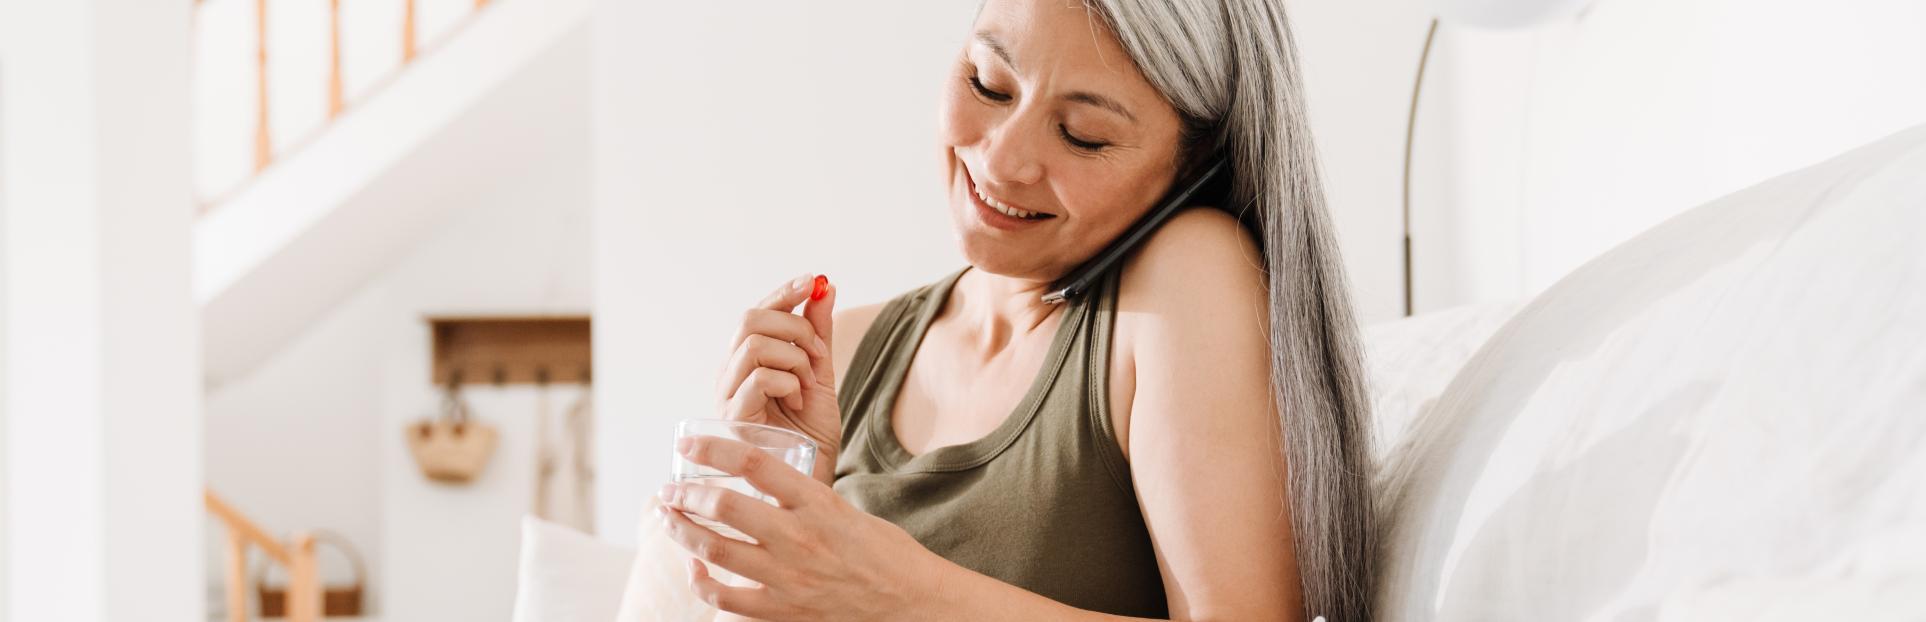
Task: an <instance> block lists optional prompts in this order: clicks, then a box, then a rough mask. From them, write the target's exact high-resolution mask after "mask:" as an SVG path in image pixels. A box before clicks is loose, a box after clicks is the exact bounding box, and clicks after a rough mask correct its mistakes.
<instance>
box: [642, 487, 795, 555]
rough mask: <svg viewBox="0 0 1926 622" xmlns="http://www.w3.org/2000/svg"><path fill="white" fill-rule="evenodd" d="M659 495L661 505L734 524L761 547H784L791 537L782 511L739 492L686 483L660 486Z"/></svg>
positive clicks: (792, 529) (789, 528)
mask: <svg viewBox="0 0 1926 622" xmlns="http://www.w3.org/2000/svg"><path fill="white" fill-rule="evenodd" d="M660 494H661V497H662V503H663V504H664V505H667V506H669V507H671V508H674V509H677V510H681V511H683V512H690V513H694V514H696V515H697V516H702V517H705V518H708V519H709V520H713V521H716V522H719V523H722V524H725V525H728V526H730V527H734V528H736V530H737V531H741V532H742V533H743V534H744V535H747V536H749V537H750V538H752V539H754V540H755V541H756V542H757V543H758V544H759V545H760V546H762V547H763V548H765V549H771V548H779V547H782V546H787V543H788V542H789V541H792V540H794V539H795V528H794V527H793V526H792V525H791V524H790V523H789V522H788V520H786V515H785V514H783V510H780V509H777V508H776V506H773V505H770V504H768V503H764V502H762V501H759V500H756V499H754V498H751V497H750V496H748V495H745V494H742V493H740V492H737V491H734V490H730V489H728V488H724V487H721V486H710V485H705V484H699V483H695V482H688V483H683V484H669V485H667V486H663V487H662V492H661V493H660Z"/></svg>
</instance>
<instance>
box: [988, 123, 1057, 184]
mask: <svg viewBox="0 0 1926 622" xmlns="http://www.w3.org/2000/svg"><path fill="white" fill-rule="evenodd" d="M1025 117H1026V115H1023V114H1013V115H1010V116H1008V117H1005V118H1004V119H1003V122H1002V123H999V124H997V126H996V127H994V128H991V130H990V131H989V132H986V133H985V134H984V145H983V171H982V179H978V180H977V182H978V183H979V184H982V182H984V181H988V182H990V185H991V186H1010V185H1019V184H1021V185H1029V184H1034V183H1037V181H1038V180H1040V179H1042V178H1043V161H1042V158H1040V157H1038V156H1040V155H1042V154H1041V151H1039V150H1040V149H1041V148H1042V145H1039V144H1037V142H1036V140H1035V137H1036V136H1037V135H1039V132H1037V131H1036V130H1035V128H1033V127H1031V126H1032V125H1035V124H1034V123H1031V122H1030V121H1029V120H1028V119H1026V118H1025Z"/></svg>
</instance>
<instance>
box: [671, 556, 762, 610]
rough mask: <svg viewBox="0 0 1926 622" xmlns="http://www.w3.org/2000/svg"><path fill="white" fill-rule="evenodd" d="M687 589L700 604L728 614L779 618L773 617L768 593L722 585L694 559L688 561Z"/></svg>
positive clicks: (755, 589)
mask: <svg viewBox="0 0 1926 622" xmlns="http://www.w3.org/2000/svg"><path fill="white" fill-rule="evenodd" d="M689 589H690V590H692V591H694V592H695V594H696V597H697V598H700V599H702V602H705V603H709V606H710V607H715V608H717V609H721V610H723V611H727V612H729V613H735V614H741V615H745V616H749V617H752V618H759V619H773V618H777V617H779V616H777V615H774V611H773V607H772V606H771V603H770V602H769V593H768V592H767V591H765V589H764V588H753V587H731V586H728V585H723V584H722V582H721V581H717V580H716V579H715V577H711V576H709V569H708V568H707V567H705V566H703V565H702V562H700V561H696V560H694V559H691V560H689Z"/></svg>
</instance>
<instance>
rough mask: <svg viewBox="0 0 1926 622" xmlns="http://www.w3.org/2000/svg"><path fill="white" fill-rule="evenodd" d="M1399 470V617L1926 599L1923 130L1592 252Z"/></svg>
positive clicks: (1817, 607) (1827, 608)
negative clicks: (1604, 250)
mask: <svg viewBox="0 0 1926 622" xmlns="http://www.w3.org/2000/svg"><path fill="white" fill-rule="evenodd" d="M1619 183H1636V181H1635V180H1624V181H1620V182H1619ZM1388 467H1389V468H1388V469H1387V470H1386V472H1385V474H1384V477H1383V479H1382V480H1381V481H1380V482H1379V485H1380V492H1381V494H1382V497H1383V499H1384V503H1383V504H1382V505H1381V507H1382V508H1383V509H1384V514H1383V515H1382V518H1384V519H1385V520H1386V521H1387V522H1388V526H1387V528H1386V530H1385V531H1384V532H1383V533H1384V534H1385V537H1384V539H1383V541H1382V542H1383V548H1382V550H1381V552H1382V557H1381V560H1382V566H1381V567H1382V569H1383V571H1384V573H1383V578H1382V582H1381V584H1380V585H1381V589H1380V592H1379V600H1378V602H1379V611H1380V612H1381V613H1382V616H1381V617H1382V619H1385V620H1434V619H1436V620H1618V619H1640V620H1645V619H1753V618H1755V617H1774V618H1777V619H1788V618H1793V617H1797V618H1799V619H1808V616H1810V617H1817V618H1825V619H1856V620H1863V619H1873V620H1880V619H1885V620H1921V619H1926V602H1923V601H1926V597H1922V596H1921V595H1922V594H1926V126H1921V127H1917V128H1913V129H1911V130H1907V131H1905V132H1901V133H1899V134H1896V135H1894V136H1892V137H1890V138H1887V139H1885V140H1882V141H1880V142H1878V143H1874V144H1872V145H1869V146H1866V147H1862V148H1860V149H1857V150H1855V151H1852V152H1850V153H1847V154H1845V155H1842V156H1839V157H1837V158H1834V159H1832V160H1830V161H1827V162H1825V163H1822V164H1820V165H1817V166H1814V167H1811V168H1808V169H1804V170H1801V171H1797V172H1794V173H1790V174H1787V175H1784V176H1781V177H1779V178H1776V179H1773V180H1770V181H1767V182H1765V183H1762V184H1759V185H1758V186H1755V187H1752V188H1749V189H1747V190H1744V191H1740V192H1738V193H1735V194H1733V195H1731V196H1728V197H1725V198H1722V199H1720V200H1718V201H1714V202H1712V203H1710V204H1707V205H1704V206H1701V207H1698V208H1696V209H1693V210H1691V211H1689V212H1687V213H1685V214H1682V215H1680V216H1679V217H1677V218H1674V219H1672V220H1670V221H1667V222H1665V223H1663V224H1661V225H1659V226H1658V227H1656V228H1654V229H1652V230H1650V231H1647V232H1645V233H1644V234H1641V235H1640V236H1639V237H1637V238H1635V239H1633V240H1631V241H1629V242H1627V243H1626V244H1624V245H1622V246H1620V247H1618V248H1615V249H1613V250H1612V251H1610V252H1608V253H1606V254H1605V255H1603V256H1601V257H1599V258H1598V259H1596V260H1594V261H1592V262H1591V263H1589V264H1587V265H1585V266H1584V267H1582V268H1580V269H1579V270H1577V271H1576V272H1574V273H1573V274H1572V275H1571V276H1569V277H1567V278H1566V279H1564V280H1563V281H1560V282H1559V283H1558V284H1557V285H1555V286H1553V287H1552V288H1551V289H1550V290H1548V291H1546V292H1545V293H1544V294H1543V295H1541V296H1539V297H1538V298H1536V299H1535V300H1533V301H1532V302H1531V303H1530V304H1529V305H1528V306H1526V307H1525V308H1524V309H1523V310H1521V311H1519V312H1518V314H1517V315H1516V316H1515V317H1513V318H1512V319H1511V320H1510V321H1509V322H1508V323H1506V324H1505V326H1504V327H1503V328H1502V329H1500V330H1499V331H1498V332H1497V334H1495V335H1494V336H1492V338H1491V339H1490V340H1488V341H1487V342H1486V343H1485V345H1484V347H1483V348H1482V349H1480V350H1479V352H1478V353H1477V355H1475V356H1474V357H1472V359H1471V361H1470V362H1468V363H1466V364H1465V366H1464V369H1463V370H1462V371H1460V372H1459V374H1458V376H1457V377H1456V378H1455V379H1454V380H1453V381H1452V383H1451V385H1450V387H1449V388H1447V389H1446V390H1445V392H1444V394H1443V395H1442V396H1441V397H1440V398H1439V400H1438V403H1437V406H1436V407H1435V408H1433V409H1431V410H1430V411H1429V412H1427V413H1424V414H1423V415H1421V416H1420V418H1419V419H1418V420H1417V421H1416V422H1415V423H1414V424H1413V427H1412V430H1411V432H1410V433H1409V434H1408V435H1407V437H1406V439H1405V442H1404V443H1402V444H1401V445H1400V446H1399V448H1398V449H1395V450H1394V451H1393V453H1392V455H1391V462H1390V464H1389V465H1388Z"/></svg>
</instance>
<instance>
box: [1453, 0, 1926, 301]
mask: <svg viewBox="0 0 1926 622" xmlns="http://www.w3.org/2000/svg"><path fill="white" fill-rule="evenodd" d="M1922 32H1926V3H1921V2H1917V1H1916V0H1842V1H1837V2H1824V3H1815V2H1799V1H1794V0H1767V1H1744V2H1741V1H1736V0H1694V1H1691V2H1681V1H1679V0H1597V1H1596V2H1594V3H1593V4H1592V6H1591V8H1590V10H1588V11H1587V12H1586V13H1585V14H1583V15H1582V16H1581V17H1579V18H1577V19H1567V20H1560V21H1559V22H1556V23H1552V24H1548V25H1545V26H1541V27H1538V28H1536V29H1532V30H1528V31H1522V32H1487V31H1467V30H1456V29H1452V30H1447V31H1445V32H1442V33H1441V34H1440V43H1441V49H1440V51H1439V54H1440V56H1439V57H1438V60H1439V62H1441V63H1442V64H1443V65H1444V67H1443V69H1444V71H1445V76H1446V78H1445V79H1443V80H1440V81H1439V82H1438V83H1436V84H1437V88H1438V90H1437V91H1427V95H1428V97H1427V100H1426V101H1427V105H1431V104H1432V103H1437V104H1439V105H1440V107H1441V110H1439V111H1436V114H1437V116H1433V117H1428V118H1427V121H1446V122H1447V123H1442V124H1434V125H1432V126H1430V127H1431V128H1432V129H1434V130H1438V131H1437V132H1434V133H1428V134H1425V135H1424V136H1423V137H1421V139H1420V140H1436V141H1437V142H1439V143H1443V145H1444V147H1443V148H1442V149H1440V150H1438V151H1432V152H1430V153H1431V154H1432V155H1433V156H1434V157H1436V159H1433V160H1430V161H1426V162H1421V163H1420V167H1424V168H1428V169H1430V170H1429V173H1428V174H1429V175H1439V174H1448V175H1449V176H1450V180H1451V181H1450V183H1449V184H1427V186H1426V187H1425V188H1424V189H1423V190H1424V192H1423V196H1424V198H1425V200H1426V203H1424V204H1421V205H1418V206H1417V207H1418V208H1420V209H1423V210H1424V211H1423V212H1422V213H1424V214H1425V215H1427V216H1428V217H1431V218H1434V219H1435V220H1432V221H1431V222H1429V223H1427V224H1428V226H1426V227H1424V232H1425V233H1426V234H1427V237H1426V238H1425V240H1426V241H1425V242H1420V245H1421V246H1422V247H1424V251H1423V252H1421V254H1420V257H1421V258H1422V259H1423V260H1424V263H1422V264H1421V265H1420V270H1430V272H1429V273H1428V274H1427V273H1421V274H1420V283H1422V284H1425V285H1428V286H1430V288H1429V289H1426V290H1423V291H1421V292H1420V296H1419V300H1420V304H1421V306H1425V307H1432V308H1436V307H1440V306H1449V305H1451V304H1457V303H1462V302H1472V301H1477V300H1491V299H1498V298H1503V297H1507V296H1508V295H1509V296H1515V295H1520V294H1527V293H1533V292H1537V291H1540V290H1543V289H1544V288H1545V287H1547V286H1549V285H1551V284H1552V283H1554V282H1556V281H1557V280H1558V279H1559V278H1561V277H1563V276H1564V275H1565V274H1566V273H1568V272H1569V271H1570V270H1571V269H1573V268H1575V267H1577V266H1578V265H1581V264H1582V263H1584V262H1585V261H1586V260H1588V259H1590V258H1592V257H1594V256H1596V255H1597V254H1599V253H1601V252H1603V251H1605V250H1607V249H1609V248H1611V247H1612V246H1614V245H1616V244H1618V243H1619V242H1622V241H1624V240H1626V239H1628V238H1630V237H1631V236H1633V235H1635V234H1637V233H1638V232H1640V231H1643V230H1645V229H1646V228H1648V227H1650V226H1651V225H1653V224H1656V223H1658V222H1659V221H1661V220H1664V219H1665V218H1668V217H1670V216H1672V215H1675V214H1677V213H1679V212H1681V211H1684V210H1686V209H1690V208H1691V207H1693V206H1696V205H1699V204H1702V203H1704V202H1706V201H1709V200H1711V199H1714V198H1717V197H1720V196H1723V195H1725V194H1728V193H1731V192H1733V191H1736V190H1739V189H1741V188H1745V187H1747V186H1750V185H1753V184H1755V183H1758V182H1760V181H1763V180H1765V179H1766V178H1769V177H1771V176H1774V175H1777V174H1780V173H1784V172H1788V171H1791V170H1794V169H1797V168H1800V167H1803V166H1806V165H1810V164H1813V163H1816V162H1818V161H1821V160H1824V159H1825V158H1828V157H1831V156H1833V155H1836V154H1838V153H1840V152H1843V151H1846V150H1848V149H1850V148H1852V147H1855V146H1858V145H1861V144H1864V143H1867V142H1871V141H1873V140H1875V139H1878V138H1880V137H1883V136H1885V135H1888V134H1891V133H1893V132H1896V131H1898V130H1900V129H1903V128H1905V127H1909V126H1912V125H1916V124H1919V123H1926V37H1921V36H1920V33H1922ZM1428 88H1429V87H1428ZM1432 93H1436V94H1437V96H1436V97H1435V98H1433V97H1430V95H1431V94H1432ZM1439 171H1448V173H1440V172H1439ZM1434 179H1435V178H1434ZM1425 208H1429V209H1425ZM1427 242H1428V243H1429V246H1426V244H1427ZM1507 280H1509V281H1510V282H1505V281H1507Z"/></svg>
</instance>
